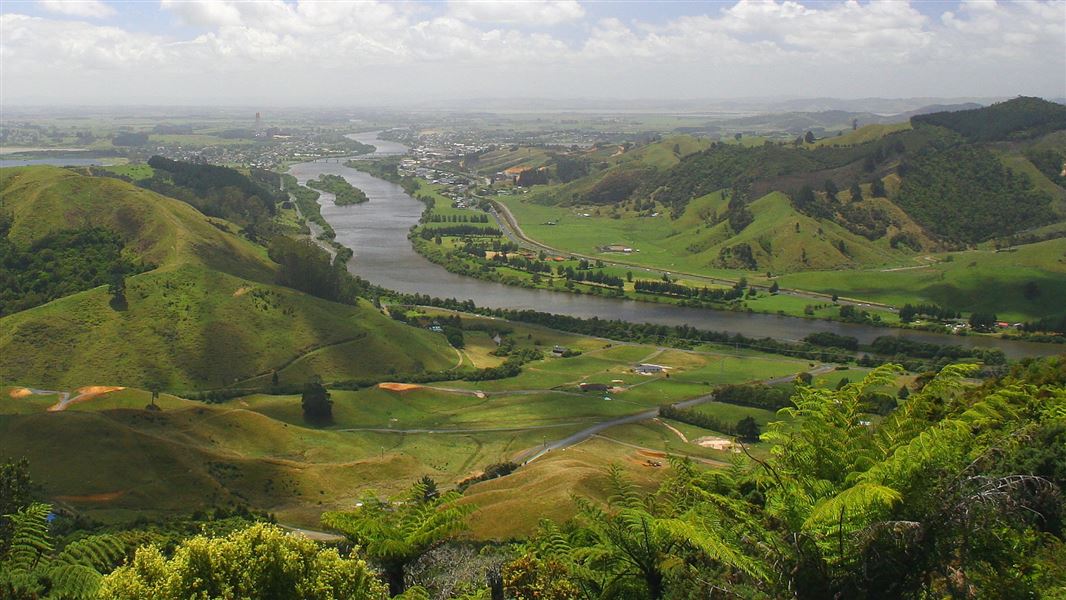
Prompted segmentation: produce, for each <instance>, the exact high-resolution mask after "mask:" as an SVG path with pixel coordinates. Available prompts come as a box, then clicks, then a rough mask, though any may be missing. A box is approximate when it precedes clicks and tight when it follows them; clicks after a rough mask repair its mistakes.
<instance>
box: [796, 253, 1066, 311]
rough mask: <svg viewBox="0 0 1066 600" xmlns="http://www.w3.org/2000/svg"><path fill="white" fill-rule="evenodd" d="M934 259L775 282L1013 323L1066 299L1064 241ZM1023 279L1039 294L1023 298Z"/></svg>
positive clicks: (814, 273) (800, 275)
mask: <svg viewBox="0 0 1066 600" xmlns="http://www.w3.org/2000/svg"><path fill="white" fill-rule="evenodd" d="M933 256H934V258H935V259H937V260H936V262H929V263H928V264H926V265H915V266H914V267H913V268H908V269H898V270H889V271H885V270H860V271H812V272H809V273H792V274H788V275H783V276H782V277H781V280H780V281H781V285H782V286H785V287H790V288H792V287H794V288H801V289H809V290H815V291H819V292H823V293H830V294H831V293H838V294H840V295H842V296H843V295H847V296H853V297H861V298H865V299H868V300H873V301H876V302H884V303H888V304H894V305H897V306H898V305H902V304H904V303H906V302H911V303H917V302H929V303H937V304H941V305H943V306H952V307H955V308H956V309H957V310H962V311H984V312H993V313H995V314H997V315H998V316H999V317H1000V318H1001V319H1005V320H1010V321H1019V320H1027V319H1032V318H1036V317H1038V316H1043V315H1048V314H1055V313H1056V312H1061V311H1062V302H1061V300H1062V298H1066V239H1061V238H1060V239H1056V240H1048V241H1045V242H1037V243H1034V244H1026V245H1024V246H1018V247H1016V248H1013V249H1011V250H1007V251H996V250H970V251H965V252H955V253H950V254H942V255H933ZM1029 282H1034V283H1036V285H1037V289H1038V290H1039V294H1038V295H1037V296H1036V297H1034V298H1027V297H1026V296H1025V286H1026V284H1028V283H1029Z"/></svg>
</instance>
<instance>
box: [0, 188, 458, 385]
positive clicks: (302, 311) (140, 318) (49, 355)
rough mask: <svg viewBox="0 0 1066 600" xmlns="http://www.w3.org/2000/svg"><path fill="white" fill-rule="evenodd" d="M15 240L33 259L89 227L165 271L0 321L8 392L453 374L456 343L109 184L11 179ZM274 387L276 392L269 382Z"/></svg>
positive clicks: (152, 199) (215, 224) (1, 370)
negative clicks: (333, 297) (280, 271)
mask: <svg viewBox="0 0 1066 600" xmlns="http://www.w3.org/2000/svg"><path fill="white" fill-rule="evenodd" d="M0 193H2V194H3V199H4V204H3V207H4V208H3V210H4V211H6V212H7V213H9V214H10V216H11V223H10V228H9V231H8V239H9V240H10V241H11V242H12V243H14V244H18V245H23V246H28V245H30V244H32V243H33V242H34V241H35V240H38V239H40V238H42V237H43V236H46V235H48V234H49V233H54V232H57V231H64V230H71V229H82V228H86V227H89V226H92V227H100V228H105V229H107V230H109V231H113V232H115V233H117V234H118V235H119V236H121V238H122V240H123V243H124V247H123V249H122V254H123V255H124V256H126V257H127V258H129V259H130V260H132V261H135V262H138V263H141V264H145V265H148V266H150V267H154V268H151V270H148V271H147V272H144V273H140V274H137V275H133V276H129V277H127V278H126V282H125V285H126V292H125V297H126V301H127V303H126V306H124V307H123V306H120V307H119V308H115V307H114V306H112V304H113V303H112V301H111V300H112V298H111V294H109V292H108V288H107V286H100V287H96V288H92V289H87V290H83V291H80V292H78V293H75V294H71V295H68V296H65V297H62V298H58V299H56V300H53V301H51V302H48V303H47V304H43V305H41V306H36V307H33V308H30V309H27V310H23V311H21V312H17V313H15V314H12V315H7V316H4V317H3V318H2V319H0V381H2V382H4V383H5V384H15V383H17V384H21V385H31V386H37V387H60V388H69V387H76V386H82V385H88V384H109V385H129V386H138V385H139V386H142V387H143V386H148V385H161V386H163V387H164V388H166V389H173V390H188V391H192V390H196V389H211V388H217V387H222V386H225V385H228V384H232V383H234V382H239V381H245V380H250V379H255V378H260V379H262V378H264V377H269V375H270V373H271V372H272V371H274V370H279V376H280V379H281V381H282V383H299V382H302V381H306V380H307V378H309V377H311V376H312V375H319V376H321V377H323V378H325V379H326V380H327V381H337V380H344V379H354V378H360V377H367V376H379V375H385V374H388V373H402V372H414V371H421V370H425V369H429V370H434V369H442V368H446V367H449V366H452V365H454V364H455V362H456V355H455V353H454V351H453V350H452V349H451V348H450V347H449V346H447V344H446V342H445V340H444V338H443V337H442V336H439V335H435V334H431V333H429V332H426V331H421V330H417V329H414V328H411V327H408V326H405V325H402V324H400V323H397V322H395V321H392V320H391V319H388V318H387V317H385V316H384V315H382V314H381V313H380V312H379V311H377V310H376V309H374V308H373V307H372V306H371V305H370V304H369V303H368V302H365V301H359V302H358V303H357V304H356V305H354V306H352V305H345V304H338V303H335V302H329V301H326V300H323V299H320V298H316V297H313V296H310V295H307V294H304V293H301V292H298V291H296V290H293V289H289V288H286V287H282V286H279V285H276V284H275V283H274V282H275V273H276V269H277V266H276V265H275V264H274V263H273V262H272V261H271V260H270V259H269V258H268V257H267V255H266V251H265V249H264V248H263V247H261V246H257V245H255V244H253V243H251V242H249V241H247V240H245V239H243V238H241V237H239V236H238V235H236V234H235V233H234V231H236V229H237V228H236V226H234V225H233V224H231V223H229V222H227V221H224V220H221V219H217V218H209V217H205V216H204V215H203V214H201V213H200V212H198V211H197V210H196V209H195V208H193V207H192V206H190V205H188V204H186V203H184V202H181V201H179V200H175V199H172V198H168V197H166V196H162V195H159V194H157V193H154V192H150V191H147V190H144V189H141V188H138V187H136V186H134V185H131V184H129V183H126V182H123V181H119V180H116V179H112V178H105V177H90V176H86V175H82V174H79V173H76V172H74V171H71V170H66V169H60V168H54V167H26V168H15V169H4V170H3V171H0ZM264 382H265V380H264Z"/></svg>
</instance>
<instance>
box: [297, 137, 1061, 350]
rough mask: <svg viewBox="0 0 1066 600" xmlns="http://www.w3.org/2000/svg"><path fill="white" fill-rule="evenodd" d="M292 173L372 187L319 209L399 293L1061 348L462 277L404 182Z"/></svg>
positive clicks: (747, 329) (674, 320) (356, 269)
mask: <svg viewBox="0 0 1066 600" xmlns="http://www.w3.org/2000/svg"><path fill="white" fill-rule="evenodd" d="M365 142H366V143H368V144H372V145H375V146H376V145H377V144H376V143H375V138H374V136H373V135H372V134H371V135H369V136H368V137H366V138H365ZM394 145H395V144H394ZM372 157H376V153H375V154H372V155H370V156H369V157H368V158H372ZM290 173H291V174H292V175H294V176H296V177H297V179H299V180H301V181H306V180H308V179H312V178H316V177H318V176H319V175H320V174H322V173H332V174H336V175H341V176H343V177H344V178H345V179H346V180H348V182H349V183H351V184H352V185H354V186H356V187H358V188H360V189H362V190H364V191H365V192H366V193H367V195H368V196H369V197H370V199H371V201H370V202H367V203H364V204H360V205H357V206H348V207H337V206H332V205H330V203H324V206H323V207H322V215H323V217H324V218H325V219H326V220H327V221H328V222H329V223H330V224H331V226H332V227H333V228H334V229H335V230H336V241H337V242H338V243H341V244H343V245H344V246H347V247H349V248H352V249H353V250H354V253H353V257H352V258H351V260H349V261H348V263H347V266H348V270H349V271H350V272H351V273H352V274H354V275H356V276H358V277H360V278H362V279H364V280H366V281H368V282H371V283H373V284H375V285H378V286H380V287H382V288H386V289H389V290H395V291H397V292H400V293H406V294H420V295H423V296H426V297H435V298H442V299H447V298H454V299H459V300H464V299H474V300H476V301H477V304H478V306H483V307H487V308H498V309H510V310H519V311H521V310H536V311H539V312H543V313H553V314H556V315H562V316H568V317H577V318H582V319H589V318H592V317H596V318H598V319H608V320H619V321H623V322H628V323H651V324H655V325H661V326H669V327H674V326H689V327H696V328H699V329H703V330H709V331H720V332H730V333H741V334H744V335H745V336H748V337H752V338H765V337H772V338H775V339H779V340H787V341H799V340H802V339H803V338H804V337H806V336H808V335H810V334H812V333H818V332H825V331H828V332H831V333H834V334H837V335H842V336H849V337H854V338H856V339H857V340H858V341H859V343H861V344H869V343H872V342H873V340H874V339H876V338H878V337H882V336H895V337H900V338H905V339H908V340H913V341H918V342H925V343H934V344H941V345H959V346H963V347H976V348H1000V349H1002V350H1003V351H1004V353H1005V354H1006V355H1007V357H1008V358H1011V359H1017V358H1023V357H1030V356H1044V355H1049V354H1057V353H1058V352H1059V351H1060V349H1061V348H1060V347H1056V346H1049V345H1046V344H1039V343H1031V342H1021V341H1014V340H1000V339H997V338H989V337H979V336H966V337H959V336H951V335H946V334H942V333H933V332H924V331H918V330H908V329H899V328H885V327H873V326H870V325H860V324H855V323H842V322H834V321H816V320H811V319H799V318H792V317H787V316H779V315H775V314H759V313H747V312H731V311H713V310H707V309H699V308H691V307H685V306H679V305H676V304H666V303H652V302H636V301H633V300H630V299H627V298H609V297H603V296H592V295H584V294H583V295H577V294H559V293H556V292H552V291H548V290H543V289H529V288H523V287H517V286H507V285H504V284H501V283H495V282H489V281H483V280H479V279H474V278H470V277H465V276H460V275H456V274H454V273H450V272H448V271H447V270H445V269H444V268H442V267H440V266H439V265H436V264H433V263H431V262H429V261H428V260H426V259H425V258H423V257H422V256H421V255H419V254H418V253H417V252H415V250H414V248H413V247H412V246H411V243H410V242H409V240H408V237H407V236H408V234H409V232H410V229H411V227H413V226H414V225H416V224H417V223H418V221H419V219H420V217H421V216H422V213H423V212H424V210H425V205H424V204H423V203H422V202H420V201H418V200H416V199H415V198H413V197H412V196H411V195H409V194H407V193H406V192H405V190H404V189H403V188H402V187H400V185H398V184H395V183H392V182H388V181H385V180H383V179H380V178H377V177H373V176H371V175H369V174H367V173H364V172H362V171H359V170H356V169H353V168H351V167H348V166H346V165H344V164H341V163H339V162H337V161H336V160H335V159H330V161H329V162H326V161H320V162H306V163H300V164H297V165H293V166H292V168H291V170H290Z"/></svg>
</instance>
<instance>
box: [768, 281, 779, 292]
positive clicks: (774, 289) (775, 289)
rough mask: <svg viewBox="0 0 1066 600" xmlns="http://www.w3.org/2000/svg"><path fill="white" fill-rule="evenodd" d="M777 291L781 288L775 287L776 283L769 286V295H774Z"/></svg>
mask: <svg viewBox="0 0 1066 600" xmlns="http://www.w3.org/2000/svg"><path fill="white" fill-rule="evenodd" d="M779 291H781V286H779V285H777V282H776V281H775V282H773V283H771V284H770V293H771V294H776V293H777V292H779Z"/></svg>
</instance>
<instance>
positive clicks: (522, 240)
mask: <svg viewBox="0 0 1066 600" xmlns="http://www.w3.org/2000/svg"><path fill="white" fill-rule="evenodd" d="M489 202H491V203H492V206H493V210H492V216H493V217H494V218H495V219H496V222H497V224H499V226H500V230H501V231H503V233H504V234H505V235H506V236H507V237H508V239H510V240H511V241H512V242H514V243H516V244H518V245H519V246H525V247H527V248H531V249H533V250H537V251H540V250H543V251H544V252H547V253H549V254H555V255H557V256H576V257H578V258H584V259H588V260H592V261H596V260H598V261H601V262H603V263H604V264H605V265H607V266H612V267H621V268H626V269H633V270H640V271H644V272H646V273H651V274H653V275H655V276H656V277H661V276H662V275H663V274H664V273H668V274H670V275H680V276H682V277H685V278H688V279H695V280H697V281H705V282H707V283H710V284H715V285H736V283H737V282H736V280H733V279H723V278H719V277H708V276H706V275H699V274H697V273H688V272H685V271H677V270H671V271H667V270H664V269H655V268H651V267H646V266H642V265H638V264H634V263H627V262H624V261H618V260H604V259H603V257H601V256H589V255H587V254H580V253H577V252H569V251H565V250H560V249H558V248H552V247H551V246H547V245H545V244H542V243H540V242H538V241H536V240H534V239H533V238H531V237H529V236H528V235H526V233H525V232H524V231H522V226H521V225H519V224H518V219H516V218H515V216H514V213H512V212H511V209H509V208H507V205H505V204H504V203H502V202H499V201H498V200H492V199H489ZM925 266H928V265H919V267H925ZM750 287H752V288H755V289H758V290H763V291H766V292H769V290H770V288H769V286H765V285H755V284H751V285H750ZM777 293H779V294H783V295H786V296H795V297H797V298H808V299H810V300H818V301H820V302H832V299H833V297H832V295H830V294H822V293H819V292H811V291H807V290H796V289H786V288H780V289H779V290H778V292H777ZM837 304H850V305H852V306H864V307H877V308H880V309H884V310H889V311H892V312H895V311H896V309H895V308H893V307H892V306H889V305H888V304H881V303H879V302H870V301H866V300H855V299H851V298H838V299H837Z"/></svg>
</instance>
